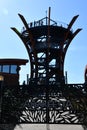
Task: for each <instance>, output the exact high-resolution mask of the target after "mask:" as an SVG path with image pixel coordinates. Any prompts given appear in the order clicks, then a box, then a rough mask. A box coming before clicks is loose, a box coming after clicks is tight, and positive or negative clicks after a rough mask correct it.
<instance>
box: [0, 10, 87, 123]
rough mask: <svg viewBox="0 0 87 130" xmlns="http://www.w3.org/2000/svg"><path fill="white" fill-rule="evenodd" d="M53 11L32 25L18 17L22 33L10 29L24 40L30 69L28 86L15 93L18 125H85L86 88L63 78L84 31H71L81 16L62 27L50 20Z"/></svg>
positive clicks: (75, 17) (20, 87)
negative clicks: (69, 55)
mask: <svg viewBox="0 0 87 130" xmlns="http://www.w3.org/2000/svg"><path fill="white" fill-rule="evenodd" d="M50 10H51V9H50V8H49V12H48V17H47V16H46V17H45V18H42V19H40V20H38V21H33V22H31V23H27V22H26V20H25V18H24V17H23V15H21V14H18V15H19V17H20V19H21V20H22V22H23V24H24V27H23V28H22V31H21V32H19V31H18V30H17V29H16V28H13V27H12V28H11V29H12V30H13V31H15V32H16V34H17V35H18V36H19V37H20V38H21V40H22V41H23V44H24V46H25V47H26V50H27V52H28V55H29V59H30V67H31V71H30V78H29V83H28V84H27V85H19V88H18V91H17V92H18V96H17V94H16V95H15V94H14V97H16V98H15V99H17V101H20V106H17V107H15V109H13V111H16V112H15V113H16V114H15V118H14V119H15V122H17V123H47V124H49V123H51V124H82V123H84V121H85V118H86V117H85V113H87V101H86V99H87V93H86V89H85V88H86V87H85V85H84V84H68V83H67V77H66V76H65V75H64V60H65V55H66V52H67V49H68V47H69V45H70V43H71V41H72V40H73V38H74V37H75V36H76V35H77V34H78V33H79V32H80V31H81V29H80V28H78V29H77V30H76V31H73V30H72V26H73V24H74V22H75V21H76V19H77V18H78V15H76V16H74V17H73V18H72V20H71V21H70V23H69V24H62V23H59V22H56V21H54V20H52V19H51V18H50ZM19 93H20V94H19ZM18 99H20V100H18ZM85 102H86V103H85ZM3 111H4V112H3V113H5V110H3ZM11 111H12V109H11ZM13 111H12V112H13ZM16 115H17V116H16ZM18 115H19V116H18ZM4 117H6V115H5V114H4V115H3V118H2V119H3V120H4ZM6 119H7V118H6ZM11 119H12V118H11ZM3 120H2V122H3ZM4 121H5V120H4ZM7 122H12V120H7ZM13 122H14V121H13Z"/></svg>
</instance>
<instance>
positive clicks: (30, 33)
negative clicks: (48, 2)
mask: <svg viewBox="0 0 87 130" xmlns="http://www.w3.org/2000/svg"><path fill="white" fill-rule="evenodd" d="M50 10H51V8H50V7H49V12H48V17H47V16H46V17H45V18H42V19H40V20H38V21H34V22H31V23H27V22H26V20H25V18H24V17H23V16H22V15H21V14H18V15H19V17H20V18H21V20H22V22H23V24H24V27H23V28H22V32H21V33H20V32H19V31H18V30H17V29H16V28H12V29H13V30H14V31H15V32H16V33H17V35H18V36H19V37H20V38H21V40H22V41H23V43H24V45H25V47H26V49H27V52H28V55H29V59H30V67H31V74H30V83H31V84H32V83H35V84H37V85H40V84H43V85H49V84H56V85H57V84H64V83H65V76H64V60H65V55H66V52H67V49H68V47H69V45H70V43H71V41H72V40H73V38H74V37H75V36H76V35H77V34H78V33H79V32H80V31H81V29H77V30H76V31H75V32H73V30H72V25H73V24H74V22H75V21H76V19H77V18H78V15H77V16H74V17H73V18H72V20H71V21H70V23H69V24H63V23H62V22H61V23H59V22H56V21H54V20H52V19H51V18H50Z"/></svg>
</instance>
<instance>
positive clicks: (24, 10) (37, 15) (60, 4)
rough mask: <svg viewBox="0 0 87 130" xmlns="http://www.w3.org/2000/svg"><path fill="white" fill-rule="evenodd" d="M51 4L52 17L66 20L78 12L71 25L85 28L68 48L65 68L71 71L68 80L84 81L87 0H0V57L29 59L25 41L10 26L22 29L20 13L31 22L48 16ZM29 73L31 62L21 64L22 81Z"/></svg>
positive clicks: (86, 41) (86, 47) (86, 46)
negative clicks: (24, 64) (47, 12)
mask: <svg viewBox="0 0 87 130" xmlns="http://www.w3.org/2000/svg"><path fill="white" fill-rule="evenodd" d="M49 7H51V19H53V20H55V21H62V22H64V23H67V24H69V22H70V21H71V19H72V18H73V17H74V16H75V15H78V14H79V17H78V19H77V20H76V22H75V23H74V25H73V27H72V28H73V31H75V30H76V29H77V28H82V31H81V32H80V33H79V34H78V35H77V36H76V37H75V38H74V39H73V41H72V43H71V44H70V46H69V48H68V51H67V54H66V58H65V65H64V70H65V71H67V72H68V83H84V69H85V66H86V64H87V57H86V56H87V39H86V35H87V18H86V12H87V0H83V1H82V0H81V1H80V0H72V1H71V0H66V1H65V0H0V58H23V59H28V54H27V51H26V49H25V47H24V45H23V43H22V41H21V40H20V38H19V37H18V36H17V35H16V34H15V33H14V32H13V31H12V30H11V27H16V28H17V29H18V30H19V31H21V29H22V27H23V23H22V21H21V20H20V18H19V16H18V13H20V14H22V15H23V16H24V17H25V18H26V20H27V22H28V23H30V22H31V21H34V20H39V19H41V18H43V17H45V16H46V11H48V8H49ZM27 73H29V63H28V64H27V65H26V66H22V70H21V73H20V74H21V77H20V82H21V83H22V81H23V80H26V74H27Z"/></svg>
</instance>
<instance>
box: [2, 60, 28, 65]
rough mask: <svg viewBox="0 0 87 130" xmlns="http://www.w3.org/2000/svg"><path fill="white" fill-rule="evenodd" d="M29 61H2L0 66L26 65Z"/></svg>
mask: <svg viewBox="0 0 87 130" xmlns="http://www.w3.org/2000/svg"><path fill="white" fill-rule="evenodd" d="M27 62H28V60H27V59H0V65H26V63H27Z"/></svg>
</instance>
